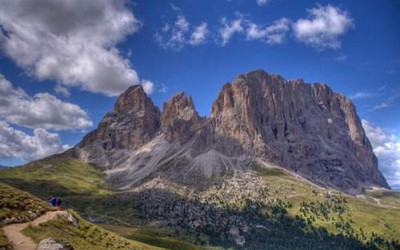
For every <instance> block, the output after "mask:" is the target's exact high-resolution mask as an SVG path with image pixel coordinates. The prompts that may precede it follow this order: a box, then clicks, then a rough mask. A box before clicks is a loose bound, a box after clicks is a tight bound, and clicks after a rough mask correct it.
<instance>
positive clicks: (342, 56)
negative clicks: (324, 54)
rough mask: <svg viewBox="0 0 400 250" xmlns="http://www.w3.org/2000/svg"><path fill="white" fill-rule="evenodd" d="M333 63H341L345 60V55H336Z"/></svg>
mask: <svg viewBox="0 0 400 250" xmlns="http://www.w3.org/2000/svg"><path fill="white" fill-rule="evenodd" d="M333 60H334V61H338V62H343V61H346V60H347V56H346V55H343V54H341V55H338V56H337V57H335V58H333Z"/></svg>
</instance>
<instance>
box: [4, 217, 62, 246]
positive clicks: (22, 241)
mask: <svg viewBox="0 0 400 250" xmlns="http://www.w3.org/2000/svg"><path fill="white" fill-rule="evenodd" d="M65 213H67V212H66V211H55V212H47V213H45V214H44V215H42V216H40V217H38V218H36V219H35V220H33V221H30V222H25V223H18V224H10V225H7V226H4V227H3V230H4V234H5V235H6V237H7V238H8V241H9V242H10V244H11V246H12V247H13V249H14V250H35V249H36V248H37V247H38V245H37V244H36V243H35V242H34V241H33V240H32V239H31V238H29V237H27V236H25V235H24V234H22V233H21V231H22V230H24V229H25V228H26V227H28V226H29V225H32V226H33V227H37V226H38V225H39V224H41V223H44V222H47V221H49V220H52V219H54V218H55V217H56V216H57V215H59V214H65Z"/></svg>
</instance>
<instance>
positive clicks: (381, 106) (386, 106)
mask: <svg viewBox="0 0 400 250" xmlns="http://www.w3.org/2000/svg"><path fill="white" fill-rule="evenodd" d="M389 106H390V105H389V104H388V103H387V102H382V103H379V104H378V105H375V106H374V107H373V108H372V109H371V110H370V111H377V110H380V109H385V108H388V107H389Z"/></svg>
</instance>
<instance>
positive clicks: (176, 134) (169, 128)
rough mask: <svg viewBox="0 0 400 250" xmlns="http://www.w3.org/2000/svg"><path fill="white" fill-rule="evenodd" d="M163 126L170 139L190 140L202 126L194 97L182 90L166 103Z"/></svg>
mask: <svg viewBox="0 0 400 250" xmlns="http://www.w3.org/2000/svg"><path fill="white" fill-rule="evenodd" d="M161 127H162V130H163V132H164V133H165V134H166V138H167V140H168V141H172V140H175V139H178V138H179V140H180V141H181V142H186V141H188V140H189V139H190V138H191V137H192V136H193V134H194V133H195V132H196V131H197V130H198V129H200V127H201V118H200V117H199V115H198V114H197V111H196V109H195V107H194V104H193V100H192V97H191V96H188V95H187V94H186V93H184V92H180V93H178V94H176V95H174V96H173V97H172V98H171V99H170V100H169V101H168V102H166V103H164V106H163V112H162V115H161Z"/></svg>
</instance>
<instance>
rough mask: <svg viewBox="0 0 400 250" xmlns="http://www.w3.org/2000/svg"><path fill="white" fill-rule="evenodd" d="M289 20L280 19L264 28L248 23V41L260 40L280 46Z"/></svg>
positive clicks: (287, 28) (287, 29)
mask: <svg viewBox="0 0 400 250" xmlns="http://www.w3.org/2000/svg"><path fill="white" fill-rule="evenodd" d="M289 24H290V20H289V19H287V18H281V19H278V20H276V21H274V23H273V24H272V25H270V26H266V27H264V28H262V27H260V26H259V25H257V24H255V23H253V22H249V23H248V28H247V29H246V35H247V39H248V40H262V41H265V42H266V43H268V44H281V43H283V42H284V41H285V37H286V33H287V32H288V31H289V29H290V27H289Z"/></svg>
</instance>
